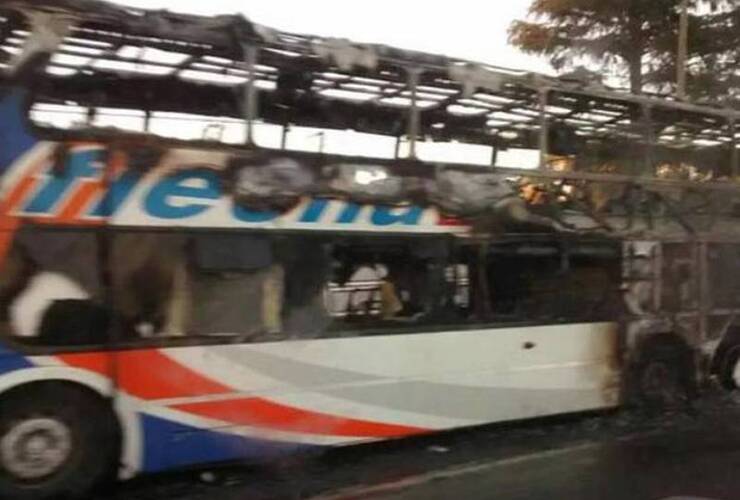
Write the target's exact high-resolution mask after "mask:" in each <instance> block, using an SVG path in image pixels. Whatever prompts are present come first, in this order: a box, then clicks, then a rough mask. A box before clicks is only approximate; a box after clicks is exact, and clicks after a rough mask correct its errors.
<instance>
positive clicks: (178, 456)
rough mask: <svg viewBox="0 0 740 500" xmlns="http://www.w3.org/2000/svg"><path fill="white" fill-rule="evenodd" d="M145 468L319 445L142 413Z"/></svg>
mask: <svg viewBox="0 0 740 500" xmlns="http://www.w3.org/2000/svg"><path fill="white" fill-rule="evenodd" d="M141 421H142V427H143V429H144V465H143V470H144V472H159V471H164V470H167V469H174V468H178V467H186V466H192V465H199V464H207V463H217V462H231V461H237V460H254V461H265V460H268V459H271V458H276V457H279V456H283V455H289V454H291V453H295V452H297V451H303V450H309V449H313V448H316V446H311V445H305V444H300V443H283V442H277V441H268V440H261V439H253V438H247V437H243V436H237V435H234V434H227V433H224V432H217V431H211V430H204V429H198V428H196V427H191V426H188V425H184V424H179V423H176V422H172V421H170V420H165V419H162V418H159V417H154V416H151V415H146V414H142V415H141Z"/></svg>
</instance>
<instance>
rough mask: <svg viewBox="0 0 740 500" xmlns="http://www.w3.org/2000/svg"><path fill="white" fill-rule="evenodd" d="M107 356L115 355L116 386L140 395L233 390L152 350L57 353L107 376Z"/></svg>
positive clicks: (153, 396) (72, 363) (180, 395)
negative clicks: (110, 352)
mask: <svg viewBox="0 0 740 500" xmlns="http://www.w3.org/2000/svg"><path fill="white" fill-rule="evenodd" d="M109 356H116V358H117V359H116V362H117V371H118V386H119V387H120V388H121V389H123V390H124V391H125V392H127V393H129V394H131V395H132V396H136V397H138V398H141V399H146V400H153V399H169V398H187V397H195V396H205V395H213V394H229V393H233V392H234V390H233V389H231V388H230V387H227V386H225V385H223V384H219V383H218V382H216V381H213V380H211V379H209V378H207V377H204V376H202V375H200V374H198V373H196V372H194V371H192V370H190V369H189V368H187V367H185V366H183V365H181V364H179V363H177V362H176V361H173V360H172V359H170V358H168V357H167V356H165V355H164V354H162V353H160V352H159V351H156V350H146V351H123V352H118V353H115V354H110V355H108V354H105V353H91V354H68V355H60V356H58V358H59V359H61V360H62V361H63V362H64V363H66V364H68V365H70V366H74V367H77V368H82V369H85V370H90V371H93V372H95V373H99V374H100V375H103V376H106V377H109V376H111V371H110V369H109V366H110V363H109V361H108V360H109V359H110V358H109Z"/></svg>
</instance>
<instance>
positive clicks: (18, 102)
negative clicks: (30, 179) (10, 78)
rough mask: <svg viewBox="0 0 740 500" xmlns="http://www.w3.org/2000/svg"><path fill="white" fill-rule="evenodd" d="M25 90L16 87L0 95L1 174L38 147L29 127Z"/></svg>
mask: <svg viewBox="0 0 740 500" xmlns="http://www.w3.org/2000/svg"><path fill="white" fill-rule="evenodd" d="M27 97H28V93H27V91H26V90H25V89H22V88H18V87H14V88H11V89H9V90H8V91H7V92H6V93H5V94H2V93H0V174H2V173H4V172H5V171H6V170H7V169H8V168H9V167H10V166H11V165H12V164H13V163H14V162H15V161H16V160H17V159H18V158H20V157H21V156H22V155H23V154H25V153H26V152H28V151H29V150H30V149H31V148H33V147H34V146H35V145H36V138H35V137H34V136H33V134H32V133H31V131H30V130H29V127H28V120H27V116H26V113H27V109H26V101H27Z"/></svg>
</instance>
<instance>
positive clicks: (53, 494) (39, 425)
mask: <svg viewBox="0 0 740 500" xmlns="http://www.w3.org/2000/svg"><path fill="white" fill-rule="evenodd" d="M118 450H119V439H118V432H117V427H116V425H115V421H114V420H113V415H112V413H111V412H110V411H109V410H108V408H107V406H106V403H105V402H104V401H102V400H100V399H98V398H97V397H95V396H93V395H90V394H88V393H87V392H86V390H84V389H78V388H75V387H73V386H65V385H58V384H40V385H37V386H32V387H29V388H28V389H19V390H15V391H13V392H12V393H11V394H10V395H8V397H6V398H3V399H2V400H0V498H2V499H12V500H42V499H43V500H46V499H69V498H78V497H80V496H82V495H84V494H86V493H88V492H90V491H91V490H92V489H94V488H95V487H97V486H99V485H100V483H102V482H103V481H104V480H107V479H110V478H111V477H112V474H113V473H114V471H115V465H116V462H117V454H118Z"/></svg>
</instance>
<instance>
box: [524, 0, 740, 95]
mask: <svg viewBox="0 0 740 500" xmlns="http://www.w3.org/2000/svg"><path fill="white" fill-rule="evenodd" d="M681 6H682V0H533V3H532V5H531V6H530V9H529V14H530V15H529V19H528V20H519V21H515V22H514V23H513V24H512V26H511V28H510V32H509V37H510V41H511V43H513V44H514V45H515V46H517V47H519V48H520V49H521V50H523V51H524V52H526V53H530V54H537V55H544V56H546V57H547V58H549V60H550V62H551V63H552V64H553V66H554V67H555V68H556V69H557V70H560V71H562V70H567V69H571V68H574V67H577V66H580V65H589V66H591V65H597V66H598V67H599V69H600V70H601V71H604V72H608V73H611V74H612V75H617V76H619V77H622V78H623V79H625V80H626V81H629V84H630V88H631V90H632V91H633V92H641V91H644V90H654V91H661V92H671V91H673V90H675V86H674V81H675V78H676V76H675V75H676V55H677V47H678V32H679V22H680V12H681ZM690 7H691V15H690V20H689V27H690V29H689V49H690V50H689V78H688V80H689V89H690V93H691V95H692V97H695V98H708V97H714V98H717V97H720V96H721V97H726V96H728V95H730V94H731V93H732V90H733V87H735V88H736V87H737V84H738V82H737V78H738V77H737V75H734V68H735V67H736V65H737V62H738V53H740V0H690Z"/></svg>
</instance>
